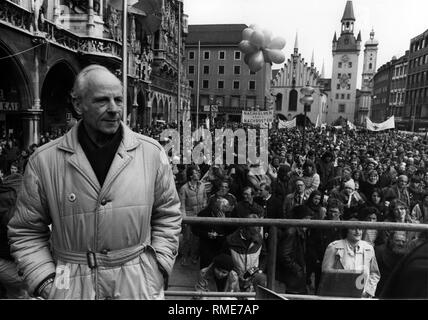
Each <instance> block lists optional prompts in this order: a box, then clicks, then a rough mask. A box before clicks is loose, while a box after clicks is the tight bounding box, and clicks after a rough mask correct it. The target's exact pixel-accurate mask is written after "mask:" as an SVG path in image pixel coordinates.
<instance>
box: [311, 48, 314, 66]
mask: <svg viewBox="0 0 428 320" xmlns="http://www.w3.org/2000/svg"><path fill="white" fill-rule="evenodd" d="M311 65H312V66H313V65H314V49H312V58H311Z"/></svg>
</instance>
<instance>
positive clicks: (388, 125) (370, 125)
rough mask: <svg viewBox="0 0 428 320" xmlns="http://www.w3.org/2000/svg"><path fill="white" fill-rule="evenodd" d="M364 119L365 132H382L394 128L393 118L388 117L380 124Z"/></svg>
mask: <svg viewBox="0 0 428 320" xmlns="http://www.w3.org/2000/svg"><path fill="white" fill-rule="evenodd" d="M366 119H367V121H366V127H367V130H370V131H383V130H387V129H394V128H395V118H394V116H392V117H390V118H389V119H388V120H386V121H384V122H381V123H374V122H372V121H371V120H370V119H369V117H366Z"/></svg>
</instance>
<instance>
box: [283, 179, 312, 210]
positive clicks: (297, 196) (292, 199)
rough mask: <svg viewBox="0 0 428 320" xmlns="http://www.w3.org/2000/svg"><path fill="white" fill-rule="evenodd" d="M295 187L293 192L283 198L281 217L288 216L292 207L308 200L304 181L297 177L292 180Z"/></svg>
mask: <svg viewBox="0 0 428 320" xmlns="http://www.w3.org/2000/svg"><path fill="white" fill-rule="evenodd" d="M294 185H295V189H294V192H293V193H290V194H288V195H287V196H286V197H285V199H284V204H283V217H284V218H290V217H291V215H292V211H293V209H294V207H296V206H298V205H302V204H304V203H305V202H306V200H308V194H307V193H306V192H305V188H306V186H305V182H304V181H303V180H302V179H301V178H299V179H297V180H295V181H294Z"/></svg>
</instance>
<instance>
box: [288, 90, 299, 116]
mask: <svg viewBox="0 0 428 320" xmlns="http://www.w3.org/2000/svg"><path fill="white" fill-rule="evenodd" d="M297 96H298V94H297V91H296V90H294V89H293V90H291V91H290V95H289V99H288V100H289V103H288V111H297Z"/></svg>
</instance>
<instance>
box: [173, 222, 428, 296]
mask: <svg viewBox="0 0 428 320" xmlns="http://www.w3.org/2000/svg"><path fill="white" fill-rule="evenodd" d="M182 223H183V224H188V225H198V224H208V225H228V226H262V227H268V228H269V231H268V232H269V238H268V242H269V243H268V246H269V248H276V247H277V244H278V236H277V235H278V228H283V227H289V226H293V227H307V228H339V229H350V228H358V229H376V230H402V231H416V232H428V224H413V223H398V222H366V221H336V220H300V219H248V218H216V217H184V218H183V222H182ZM276 255H277V252H276V250H269V252H268V262H267V266H268V268H267V288H268V289H270V290H274V283H275V271H276V258H277V257H276ZM165 295H167V296H191V297H198V296H200V297H202V296H204V297H246V298H254V297H255V293H251V292H250V293H245V292H229V293H227V292H196V291H166V292H165ZM282 296H284V297H285V298H287V299H297V300H332V299H342V300H343V299H346V297H339V298H338V297H321V296H313V295H289V294H285V295H282ZM348 299H351V300H352V299H355V298H348Z"/></svg>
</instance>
